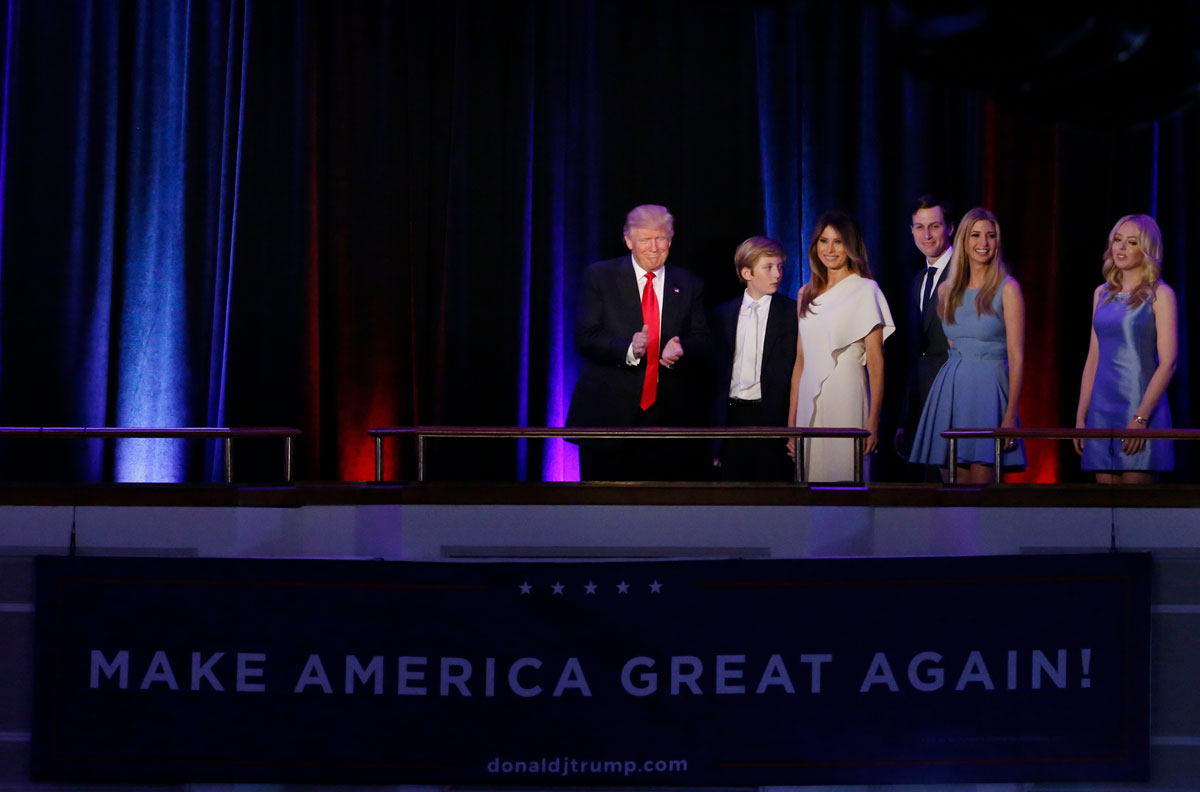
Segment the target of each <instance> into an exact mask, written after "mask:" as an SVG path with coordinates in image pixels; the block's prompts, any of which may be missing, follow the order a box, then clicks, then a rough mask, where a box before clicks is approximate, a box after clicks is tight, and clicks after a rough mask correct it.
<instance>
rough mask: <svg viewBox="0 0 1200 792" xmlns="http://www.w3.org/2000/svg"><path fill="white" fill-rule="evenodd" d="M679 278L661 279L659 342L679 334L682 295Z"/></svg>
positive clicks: (662, 343) (661, 342) (663, 342)
mask: <svg viewBox="0 0 1200 792" xmlns="http://www.w3.org/2000/svg"><path fill="white" fill-rule="evenodd" d="M679 283H680V282H679V279H678V278H676V279H675V280H674V281H672V280H671V278H670V277H668V278H667V279H666V280H664V281H663V304H662V321H661V322H660V323H659V343H660V345H665V344H666V343H667V341H668V340H669V339H671V338H674V337H675V336H677V335H679V334H680V327H679V316H680V315H681V314H682V313H683V311H682V309H681V306H682V304H683V300H684V297H685V296H686V295H684V294H683V291H682V288H683V287H681V286H680V285H679Z"/></svg>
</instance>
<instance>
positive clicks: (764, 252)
mask: <svg viewBox="0 0 1200 792" xmlns="http://www.w3.org/2000/svg"><path fill="white" fill-rule="evenodd" d="M763 256H779V258H780V260H781V261H787V253H784V252H783V245H781V244H779V243H778V242H776V241H775V240H774V239H771V237H766V236H752V237H750V238H749V239H747V240H746V241H745V242H743V243H742V244H740V245H738V248H737V250H736V251H734V253H733V271H734V272H735V273H737V277H738V280H739V281H741V282H742V283H745V282H746V279H745V278H744V277H742V270H743V269H749V270H753V269H754V265H755V264H757V263H758V260H759V259H760V258H762V257H763Z"/></svg>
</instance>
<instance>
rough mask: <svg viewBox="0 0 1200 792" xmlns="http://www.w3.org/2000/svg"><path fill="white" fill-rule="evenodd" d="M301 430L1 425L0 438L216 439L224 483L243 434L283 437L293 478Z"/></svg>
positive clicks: (230, 476) (288, 470)
mask: <svg viewBox="0 0 1200 792" xmlns="http://www.w3.org/2000/svg"><path fill="white" fill-rule="evenodd" d="M301 434H302V432H301V431H300V430H299V429H293V428H291V427H286V426H255V427H221V426H160V427H150V426H0V438H5V437H15V438H58V439H64V440H65V439H73V438H97V437H99V438H109V437H115V438H144V439H170V438H192V439H196V438H199V439H219V440H221V441H223V442H222V446H223V452H224V472H225V483H226V484H229V483H232V482H233V440H234V438H246V437H282V438H283V465H284V479H285V480H286V481H288V482H291V480H292V456H293V454H292V452H293V440H294V439H295V438H297V437H299V436H300V435H301Z"/></svg>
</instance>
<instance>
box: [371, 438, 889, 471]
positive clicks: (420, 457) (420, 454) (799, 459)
mask: <svg viewBox="0 0 1200 792" xmlns="http://www.w3.org/2000/svg"><path fill="white" fill-rule="evenodd" d="M367 434H368V435H369V436H370V437H372V438H374V440H375V481H377V482H379V481H383V440H384V438H385V437H413V438H416V441H417V481H419V482H423V481H425V440H426V438H429V437H457V438H469V437H477V438H478V437H492V438H498V439H521V438H542V439H550V438H558V439H575V440H578V439H583V438H589V437H590V438H597V439H607V440H628V439H654V438H658V439H686V438H693V439H715V438H734V437H736V438H743V439H746V438H769V437H779V438H784V437H802V438H810V439H812V438H818V439H820V438H827V439H828V438H849V439H852V440H854V483H855V484H858V485H861V484H862V483H863V469H862V450H863V445H862V444H863V440H864V439H866V438H868V437H870V436H871V433H870V432H868V431H867V430H866V429H857V428H856V429H837V428H828V427H820V428H817V427H808V426H743V427H720V428H716V427H711V426H700V427H670V426H661V427H660V426H653V427H640V428H636V427H624V426H617V427H590V426H589V427H576V426H572V427H558V426H392V427H379V428H375V429H368V430H367ZM796 449H797V453H796V455H795V460H796V462H795V465H796V473H795V480H796V482H797V483H801V484H803V483H804V444H803V443H797V445H796Z"/></svg>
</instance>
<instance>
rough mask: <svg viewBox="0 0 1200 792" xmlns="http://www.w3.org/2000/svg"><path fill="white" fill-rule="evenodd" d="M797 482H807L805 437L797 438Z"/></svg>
mask: <svg viewBox="0 0 1200 792" xmlns="http://www.w3.org/2000/svg"><path fill="white" fill-rule="evenodd" d="M796 483H797V484H807V483H808V474H807V473H806V472H805V470H804V437H803V436H800V437H797V438H796Z"/></svg>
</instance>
